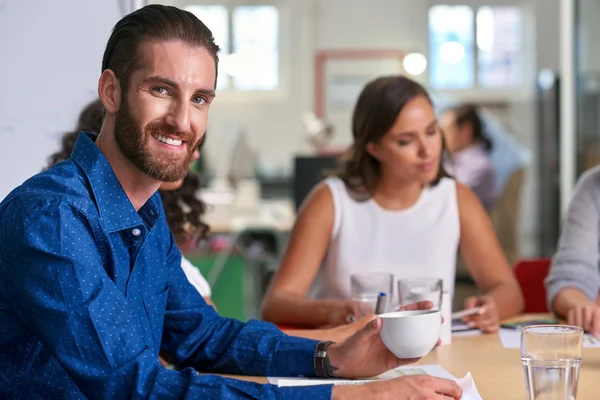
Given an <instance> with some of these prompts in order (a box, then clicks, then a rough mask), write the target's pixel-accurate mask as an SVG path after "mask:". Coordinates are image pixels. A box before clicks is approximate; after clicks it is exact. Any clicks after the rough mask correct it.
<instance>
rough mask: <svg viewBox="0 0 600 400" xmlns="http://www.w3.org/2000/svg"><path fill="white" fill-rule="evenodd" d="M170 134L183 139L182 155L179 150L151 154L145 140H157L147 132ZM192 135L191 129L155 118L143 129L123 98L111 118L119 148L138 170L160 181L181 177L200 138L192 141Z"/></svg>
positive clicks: (176, 179) (169, 180)
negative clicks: (184, 151)
mask: <svg viewBox="0 0 600 400" xmlns="http://www.w3.org/2000/svg"><path fill="white" fill-rule="evenodd" d="M160 134H162V135H174V136H177V137H178V138H179V139H181V140H183V142H184V143H182V144H181V145H182V146H187V153H186V154H185V156H182V155H181V154H173V153H171V154H169V152H168V151H164V152H162V153H164V154H161V155H159V154H152V152H151V151H150V148H149V147H150V146H149V144H148V143H147V142H148V141H149V140H157V139H155V138H151V137H150V136H156V135H160ZM194 139H195V136H194V134H193V133H192V132H191V131H187V132H177V131H176V130H175V129H174V128H173V127H172V126H169V125H167V124H164V123H161V122H159V121H154V122H150V123H149V124H147V125H146V126H145V127H144V128H143V130H142V127H141V126H140V123H139V121H137V120H136V119H135V117H134V116H133V114H132V112H131V109H130V107H129V104H128V102H127V100H126V99H125V98H123V99H122V101H121V107H120V108H119V111H118V112H117V115H116V119H115V140H116V142H117V145H118V146H119V149H121V152H122V153H123V154H124V155H125V157H127V158H128V159H129V161H131V162H132V163H133V165H135V166H136V167H138V168H139V169H140V170H141V171H142V172H144V173H145V174H146V175H148V176H149V177H150V178H153V179H156V180H158V181H162V182H175V181H178V180H180V179H183V178H184V177H185V175H186V174H187V172H188V170H189V168H190V164H191V162H192V156H193V154H194V150H196V148H197V146H198V144H199V143H200V141H201V140H202V139H200V140H198V141H196V142H194Z"/></svg>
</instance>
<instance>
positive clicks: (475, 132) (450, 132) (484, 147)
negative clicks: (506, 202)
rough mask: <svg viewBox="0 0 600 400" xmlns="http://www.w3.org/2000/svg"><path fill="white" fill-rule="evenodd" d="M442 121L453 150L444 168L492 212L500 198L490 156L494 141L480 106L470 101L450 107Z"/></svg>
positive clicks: (447, 145)
mask: <svg viewBox="0 0 600 400" xmlns="http://www.w3.org/2000/svg"><path fill="white" fill-rule="evenodd" d="M440 122H441V128H442V132H443V134H444V139H445V141H446V147H447V149H448V153H449V157H445V159H444V163H443V165H444V169H445V170H446V171H448V172H449V173H450V174H451V175H452V176H454V178H455V179H456V180H457V181H459V182H460V183H462V184H464V185H466V186H467V187H469V188H470V189H471V190H472V191H473V192H474V193H475V195H476V196H477V197H478V198H479V200H480V201H481V203H482V204H483V206H484V207H485V209H486V210H488V211H489V210H490V209H491V207H492V206H493V205H494V203H495V202H496V199H497V193H496V192H495V176H496V173H495V171H494V166H493V165H492V162H491V160H490V156H489V154H490V151H491V150H492V142H491V141H490V140H489V139H488V138H487V136H486V134H485V132H484V127H483V123H482V121H481V118H480V117H479V113H478V111H477V108H476V107H475V106H473V105H468V104H467V105H461V106H459V107H455V108H451V109H448V110H446V111H445V112H444V113H443V114H442V117H441V119H440Z"/></svg>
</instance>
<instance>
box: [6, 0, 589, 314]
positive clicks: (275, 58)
mask: <svg viewBox="0 0 600 400" xmlns="http://www.w3.org/2000/svg"><path fill="white" fill-rule="evenodd" d="M148 3H162V4H171V5H175V6H179V7H182V8H186V9H188V10H189V11H191V12H193V13H195V14H196V15H197V16H198V17H199V18H200V19H201V20H202V21H204V22H205V23H206V24H207V25H208V27H209V28H210V29H211V30H212V31H213V33H214V36H215V39H216V41H217V43H218V44H219V45H220V46H221V52H220V54H219V56H220V60H221V61H220V73H219V78H218V82H217V98H216V100H215V102H214V103H213V106H212V107H211V114H210V119H209V125H208V132H209V133H208V137H207V141H206V145H205V148H204V151H203V154H202V160H203V163H202V166H203V167H202V171H201V172H202V177H203V185H204V187H203V189H202V191H201V193H200V194H199V195H201V196H202V197H203V198H204V200H205V201H206V202H207V203H208V204H210V207H209V212H208V213H207V215H206V220H207V222H208V223H209V224H210V225H211V226H212V230H213V233H212V239H211V240H210V241H208V242H207V243H205V244H204V245H203V246H202V247H199V248H197V249H195V250H193V252H192V253H193V254H191V255H190V257H191V258H193V259H194V261H195V263H196V264H197V265H198V266H199V267H200V268H201V269H202V272H203V273H204V274H205V276H206V277H207V279H208V281H209V283H210V284H211V286H212V287H213V300H214V301H215V303H217V306H218V307H219V310H220V311H221V312H222V313H223V314H225V315H228V316H233V317H238V318H241V319H247V318H250V317H254V316H256V315H257V309H258V303H259V301H260V298H261V295H262V293H263V292H264V289H265V286H266V284H267V282H268V280H269V276H270V274H271V273H272V271H273V269H274V268H276V266H277V261H278V257H279V256H280V254H281V252H282V250H283V248H284V247H285V243H286V238H287V234H288V232H289V229H290V227H291V226H292V224H293V221H294V216H295V212H296V209H297V207H298V205H299V204H300V202H301V201H302V199H303V198H304V196H305V195H306V194H307V192H308V191H309V190H310V188H311V187H312V186H314V184H316V183H317V182H318V181H319V180H320V179H321V178H322V176H323V172H324V171H326V170H329V169H332V168H334V167H335V166H336V165H337V156H338V155H340V154H341V153H342V152H343V151H344V149H345V147H346V146H347V145H348V144H349V143H350V142H351V131H350V116H351V114H352V109H353V106H354V103H355V101H356V98H357V96H358V93H359V92H360V90H361V89H362V87H363V86H364V85H365V84H366V83H367V82H368V81H370V80H371V79H373V78H375V77H377V76H381V75H390V74H406V75H408V76H410V77H411V78H413V79H415V80H417V81H418V82H420V83H422V84H424V85H425V86H426V87H428V88H429V90H430V91H431V93H432V97H433V99H434V102H435V106H436V108H437V109H438V112H439V113H440V114H441V113H442V112H444V110H446V109H449V108H452V107H456V106H459V105H461V104H465V103H468V104H472V105H474V106H475V107H477V110H478V114H479V115H480V118H481V120H482V124H483V129H484V131H485V135H486V137H487V138H488V139H489V141H490V142H491V144H492V146H491V147H490V149H489V152H488V156H489V162H490V163H491V165H492V166H493V168H494V172H495V174H494V183H493V185H492V186H493V189H490V190H493V191H494V193H493V197H494V198H495V201H494V204H493V205H492V206H491V207H490V208H489V213H490V216H491V218H492V221H493V223H494V228H495V230H496V233H497V235H498V237H499V240H500V242H501V245H502V247H503V249H504V251H505V253H506V254H507V257H508V258H509V261H510V262H511V263H514V262H516V261H517V260H518V259H520V258H526V257H547V256H550V255H552V253H553V252H554V250H555V248H556V241H557V238H558V234H559V227H560V217H561V212H562V210H563V209H564V207H565V206H566V203H567V202H568V199H569V198H570V195H571V191H572V188H573V184H574V182H575V180H576V179H577V177H578V176H579V175H580V174H581V173H582V172H583V171H584V170H586V169H589V168H590V167H592V166H594V165H596V164H598V163H599V161H600V140H599V137H598V136H599V132H600V129H599V128H600V126H599V125H600V119H599V117H598V116H599V115H600V112H599V111H600V52H599V51H597V48H596V47H597V45H595V43H596V42H595V40H596V38H597V37H599V36H600V27H599V24H598V23H597V21H598V20H599V19H600V1H599V0H572V1H569V0H519V1H517V0H488V1H485V0H462V1H455V0H370V1H367V0H302V1H298V0H210V1H207V0H170V1H168V0H165V1H160V2H158V1H157V2H146V1H135V0H86V1H81V0H56V1H48V0H0V38H1V39H0V54H2V59H3V61H2V63H0V76H2V77H3V78H4V79H3V91H2V95H0V139H2V146H1V147H0V168H1V170H2V171H3V172H2V178H1V179H0V199H2V198H4V197H5V196H6V195H7V194H8V193H9V192H10V190H12V189H13V188H14V187H15V186H17V185H19V184H20V183H21V182H23V181H24V180H25V179H27V178H28V177H29V176H31V175H33V174H35V173H37V172H38V171H40V170H41V169H42V168H43V166H44V163H45V161H46V159H47V157H48V155H50V154H51V153H52V152H54V151H55V150H56V149H57V148H58V146H59V142H60V135H61V134H62V132H65V131H67V130H71V129H73V128H74V127H73V121H75V120H76V116H77V115H78V113H79V111H80V109H81V107H82V105H84V104H86V103H88V102H89V101H91V100H93V99H95V97H96V85H97V79H98V76H99V73H100V65H101V62H100V61H101V57H102V52H103V49H104V46H105V44H106V40H107V38H108V36H109V32H110V30H111V29H112V26H113V25H114V23H115V22H116V21H117V20H118V19H119V18H120V17H121V16H122V15H124V14H125V13H128V12H130V11H133V10H134V9H136V8H138V7H141V6H143V5H145V4H148ZM595 26H596V28H595ZM463 272H464V273H463V274H462V278H461V279H464V281H465V282H466V284H468V283H469V277H468V273H467V272H465V271H463ZM249 278H250V279H249ZM459 278H460V276H459ZM225 288H227V289H228V290H227V291H228V292H229V293H228V295H227V296H225V293H224V290H225ZM233 292H235V293H239V295H237V294H236V295H234V296H232V295H231V293H233ZM236 296H237V297H236Z"/></svg>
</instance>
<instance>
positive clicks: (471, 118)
mask: <svg viewBox="0 0 600 400" xmlns="http://www.w3.org/2000/svg"><path fill="white" fill-rule="evenodd" d="M449 111H451V112H452V113H453V114H454V123H455V124H456V125H457V126H459V127H460V126H463V125H464V124H469V125H471V129H473V140H475V141H476V142H479V143H481V144H482V145H483V147H484V148H485V149H486V150H487V151H490V150H492V142H491V141H490V139H489V138H488V137H487V135H486V134H485V129H484V128H483V122H482V121H481V118H480V117H479V112H478V111H477V107H476V106H474V105H472V104H463V105H460V106H458V107H455V108H451V109H450V110H449Z"/></svg>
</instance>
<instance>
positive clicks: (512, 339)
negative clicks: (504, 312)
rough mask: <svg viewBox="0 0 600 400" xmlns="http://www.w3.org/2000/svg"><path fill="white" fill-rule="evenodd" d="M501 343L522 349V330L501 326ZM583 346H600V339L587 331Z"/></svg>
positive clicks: (509, 347) (507, 347) (499, 333)
mask: <svg viewBox="0 0 600 400" xmlns="http://www.w3.org/2000/svg"><path fill="white" fill-rule="evenodd" d="M498 337H499V338H500V343H502V347H504V348H505V349H520V348H521V330H520V329H506V328H500V331H498ZM583 347H600V339H596V338H595V337H593V336H592V335H588V334H587V333H586V334H585V335H583Z"/></svg>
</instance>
